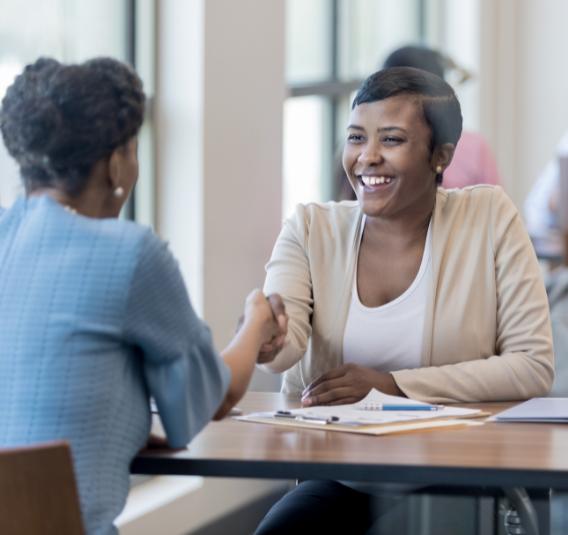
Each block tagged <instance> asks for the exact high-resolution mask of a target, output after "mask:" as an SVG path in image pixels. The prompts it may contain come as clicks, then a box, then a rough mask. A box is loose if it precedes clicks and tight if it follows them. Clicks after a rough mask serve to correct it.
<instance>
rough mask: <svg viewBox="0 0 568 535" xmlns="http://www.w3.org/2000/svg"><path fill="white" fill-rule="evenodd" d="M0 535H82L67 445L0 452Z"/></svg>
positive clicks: (37, 446)
mask: <svg viewBox="0 0 568 535" xmlns="http://www.w3.org/2000/svg"><path fill="white" fill-rule="evenodd" d="M0 533H1V534H2V535H84V533H85V532H84V530H83V521H82V518H81V509H80V504H79V494H78V492H77V485H76V483H75V473H74V471H73V461H72V458H71V447H70V445H69V443H68V442H50V443H46V444H38V445H34V446H26V447H21V448H14V449H4V450H0Z"/></svg>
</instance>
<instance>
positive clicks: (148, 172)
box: [134, 119, 155, 227]
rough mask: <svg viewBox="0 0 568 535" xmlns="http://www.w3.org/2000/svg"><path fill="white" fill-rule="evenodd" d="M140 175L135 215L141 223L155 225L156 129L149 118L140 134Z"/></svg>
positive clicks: (135, 200)
mask: <svg viewBox="0 0 568 535" xmlns="http://www.w3.org/2000/svg"><path fill="white" fill-rule="evenodd" d="M138 164H139V169H140V171H139V175H138V181H137V182H136V190H135V193H134V216H135V219H136V222H138V223H140V224H141V225H148V226H150V227H153V226H154V206H155V205H154V199H155V195H154V193H155V188H154V130H153V127H152V122H151V120H149V119H146V120H145V121H144V124H143V125H142V128H141V129H140V132H139V134H138Z"/></svg>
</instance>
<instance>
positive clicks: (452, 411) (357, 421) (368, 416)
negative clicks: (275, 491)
mask: <svg viewBox="0 0 568 535" xmlns="http://www.w3.org/2000/svg"><path fill="white" fill-rule="evenodd" d="M365 403H388V404H396V405H428V404H427V403H422V402H420V401H413V400H411V399H408V398H400V397H397V396H388V395H386V394H383V393H382V392H379V391H378V390H375V389H374V388H373V390H371V392H369V394H368V395H367V397H365V398H364V399H362V400H361V401H359V402H357V403H353V404H350V405H334V406H333V407H310V408H305V409H293V410H290V411H289V412H291V413H292V414H294V415H297V416H308V417H312V418H317V417H321V418H324V419H325V418H329V417H331V416H336V417H338V418H339V420H338V421H337V422H334V423H336V424H339V425H378V424H393V423H399V422H405V421H416V420H431V419H434V418H451V417H459V416H469V415H472V414H477V413H479V412H481V411H479V410H475V409H458V408H457V407H444V408H443V409H440V410H437V411H424V412H421V411H367V410H365V411H364V410H361V409H360V408H359V409H358V408H357V407H358V406H359V407H360V406H362V405H364V404H365ZM250 416H255V417H259V418H272V417H273V416H274V413H255V414H251V415H250Z"/></svg>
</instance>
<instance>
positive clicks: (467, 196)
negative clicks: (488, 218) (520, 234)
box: [436, 184, 517, 215]
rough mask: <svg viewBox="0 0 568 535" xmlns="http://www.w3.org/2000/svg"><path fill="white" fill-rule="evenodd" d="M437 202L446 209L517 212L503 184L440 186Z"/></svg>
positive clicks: (502, 212)
mask: <svg viewBox="0 0 568 535" xmlns="http://www.w3.org/2000/svg"><path fill="white" fill-rule="evenodd" d="M436 202H439V203H441V204H443V206H444V209H445V210H449V211H453V210H460V211H463V210H483V209H487V210H492V211H493V210H494V209H497V211H498V212H500V213H501V214H502V215H505V214H507V213H508V214H516V213H517V209H516V207H515V205H514V204H513V201H511V199H510V198H509V197H508V195H507V194H506V193H505V192H504V191H503V188H502V187H501V186H493V185H489V184H477V185H475V186H468V187H466V188H463V189H459V188H455V189H448V190H446V189H444V188H438V192H437V196H436Z"/></svg>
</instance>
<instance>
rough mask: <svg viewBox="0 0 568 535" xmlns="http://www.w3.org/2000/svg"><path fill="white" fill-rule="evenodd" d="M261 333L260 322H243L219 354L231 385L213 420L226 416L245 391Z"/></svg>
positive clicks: (252, 369)
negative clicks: (227, 370) (228, 371)
mask: <svg viewBox="0 0 568 535" xmlns="http://www.w3.org/2000/svg"><path fill="white" fill-rule="evenodd" d="M261 331H262V323H261V322H260V321H258V320H255V319H251V320H248V321H245V323H244V325H243V327H242V328H241V329H240V331H239V332H238V333H237V335H236V336H235V337H234V338H233V340H232V341H231V343H230V344H229V345H228V346H227V348H226V349H225V350H224V351H222V352H221V358H222V359H223V361H224V362H225V364H226V365H227V366H228V368H229V370H231V383H230V384H229V389H228V390H227V394H226V396H225V399H224V400H223V403H221V406H220V407H219V409H218V410H217V413H216V414H215V416H214V419H215V420H219V419H221V418H223V417H224V416H226V414H227V413H228V412H229V411H230V410H231V408H232V407H233V406H234V405H235V403H237V402H238V401H239V400H240V399H241V398H242V397H243V396H244V394H245V392H246V391H247V388H248V385H249V383H250V379H251V377H252V374H253V371H254V366H255V364H256V357H257V355H258V351H259V349H260V346H261Z"/></svg>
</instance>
